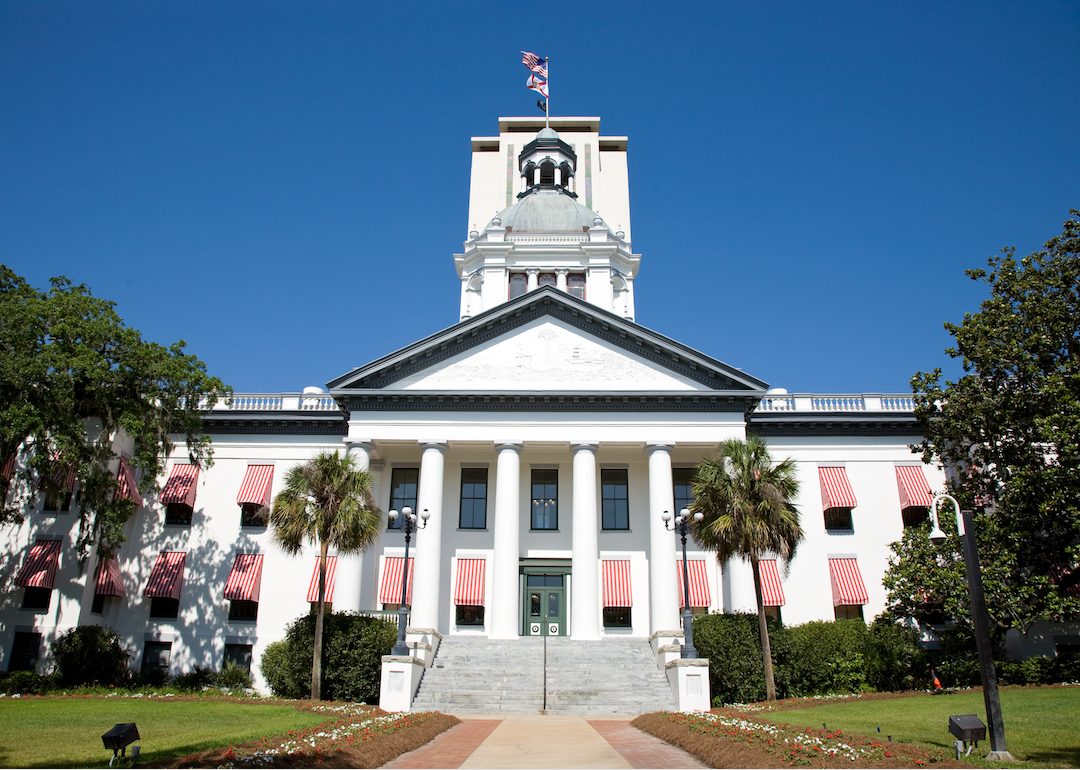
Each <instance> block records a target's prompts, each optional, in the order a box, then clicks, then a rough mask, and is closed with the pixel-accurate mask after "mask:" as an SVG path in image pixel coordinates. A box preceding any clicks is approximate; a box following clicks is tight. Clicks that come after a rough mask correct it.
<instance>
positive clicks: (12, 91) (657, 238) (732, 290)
mask: <svg viewBox="0 0 1080 770" xmlns="http://www.w3.org/2000/svg"><path fill="white" fill-rule="evenodd" d="M522 49H524V50H531V51H534V52H536V53H538V54H540V55H542V56H549V57H551V89H552V93H551V105H552V111H553V114H555V115H598V116H600V117H601V118H602V123H601V131H602V133H604V134H608V135H627V136H629V138H630V142H629V164H630V201H631V211H632V216H633V227H634V249H635V251H637V252H639V253H641V254H642V266H641V272H640V274H639V277H638V281H637V284H636V303H637V321H638V322H639V323H641V324H643V325H645V326H647V327H649V328H652V329H655V330H657V331H660V332H662V333H664V334H667V335H668V336H671V337H673V338H675V339H677V340H679V341H680V342H683V343H685V344H688V345H691V346H693V347H696V348H698V349H699V350H701V351H703V352H705V353H708V354H710V355H712V356H714V357H716V358H719V359H721V360H722V361H725V362H727V363H729V364H731V365H733V366H737V367H741V368H742V369H744V370H746V371H747V372H749V373H751V374H753V375H755V376H757V377H759V378H761V379H763V380H765V381H767V382H769V383H770V384H772V385H774V386H781V387H786V388H787V389H788V390H790V391H792V392H819V393H826V392H828V393H858V392H903V391H906V390H907V389H908V380H909V379H910V377H911V375H912V374H913V373H915V372H916V371H918V370H925V369H931V368H933V367H935V366H943V367H945V368H946V371H948V372H950V373H952V374H953V375H955V374H956V373H957V372H958V367H957V366H956V365H955V364H952V363H951V362H949V360H948V359H947V357H946V356H945V355H944V353H943V350H944V348H945V347H946V346H947V345H948V344H949V341H950V338H949V336H948V335H947V333H946V332H945V331H944V330H943V329H942V322H943V321H945V320H952V321H959V320H960V319H961V318H962V317H963V314H964V313H965V312H973V311H975V310H977V308H978V304H979V302H980V300H981V299H982V298H983V296H984V290H983V288H982V287H981V286H980V285H978V284H975V283H973V282H971V281H970V280H969V279H968V278H966V277H965V276H964V274H963V271H964V270H965V269H967V268H971V267H978V266H982V265H983V264H984V263H985V260H986V257H988V256H989V255H991V254H993V253H996V252H997V251H998V249H1000V248H1001V247H1003V246H1015V247H1016V248H1017V251H1018V252H1020V253H1022V254H1026V253H1029V252H1030V251H1033V250H1035V249H1037V248H1038V247H1039V246H1041V244H1042V243H1043V242H1044V241H1046V240H1047V239H1048V238H1050V237H1051V236H1053V235H1056V234H1058V233H1060V231H1061V222H1062V221H1063V220H1064V219H1065V218H1066V217H1067V216H1068V209H1069V208H1080V141H1077V139H1078V137H1080V77H1077V75H1078V69H1080V3H1077V2H1052V1H1045V2H1038V3H1020V2H1017V3H1009V2H1006V3H1002V2H953V3H940V2H904V3H895V2H894V3H867V2H824V1H823V2H813V3H807V2H765V3H759V2H742V3H735V2H702V3H693V2H676V3H667V4H658V3H634V2H618V3H613V2H587V3H582V2H578V3H559V2H549V3H543V4H535V3H531V4H526V3H521V2H509V1H505V2H469V3H461V2H439V3H400V4H396V5H394V6H393V7H391V6H390V5H389V4H381V3H380V4H375V3H364V2H291V3H281V2H228V1H225V2H186V1H184V0H173V1H171V2H145V1H142V0H140V2H95V3H86V2H48V1H42V0H32V1H29V0H28V1H25V2H24V1H22V0H5V2H3V3H0V261H2V262H4V263H6V264H7V265H8V266H9V267H11V268H12V269H14V270H15V271H16V272H18V273H19V274H21V275H23V276H24V277H26V278H27V280H29V281H30V282H31V283H33V284H34V285H37V286H44V285H46V284H47V282H48V279H49V277H50V276H53V275H61V274H62V275H66V276H67V277H68V278H70V279H72V280H73V281H75V282H79V283H86V284H88V285H89V286H90V287H91V288H92V290H93V292H94V294H96V295H98V296H102V297H106V298H109V299H113V300H115V301H116V302H117V308H118V310H119V312H120V314H121V315H122V316H123V317H124V319H125V321H126V322H127V323H128V324H129V325H131V326H134V327H136V328H138V329H140V330H141V331H142V332H143V334H144V335H145V336H146V337H147V338H149V339H153V340H155V341H158V342H161V343H166V344H167V343H170V342H172V341H175V340H177V339H184V340H186V341H187V343H188V347H189V350H190V351H191V352H193V353H195V354H196V355H198V356H199V357H200V358H202V359H203V360H204V361H205V362H206V363H207V365H208V367H209V370H210V372H211V373H213V374H216V375H217V376H219V377H221V378H222V379H223V380H225V381H226V382H227V383H229V384H230V385H232V386H233V387H234V388H236V390H237V391H238V392H275V391H296V390H299V389H301V388H303V387H304V386H306V385H311V384H320V385H321V384H323V383H325V382H326V381H327V380H329V379H331V378H333V377H335V376H337V375H339V374H342V373H344V372H346V371H348V370H349V369H351V368H352V367H354V366H359V365H362V364H364V363H367V362H368V361H371V360H373V359H375V358H378V357H380V356H382V355H384V354H386V353H389V352H391V351H392V350H395V349H397V348H399V347H401V346H403V345H406V344H408V343H410V342H413V341H415V340H417V339H419V338H422V337H424V336H427V335H428V334H431V333H433V332H435V331H437V330H439V329H442V328H444V327H446V326H450V325H452V324H453V323H454V322H456V320H457V313H458V301H459V284H458V281H457V278H456V276H455V273H454V267H453V260H452V257H451V255H452V254H453V253H454V252H455V251H460V250H461V245H462V241H463V240H464V239H465V237H466V233H467V230H468V226H469V225H470V224H471V223H469V222H467V221H466V219H467V206H468V183H469V163H470V148H469V137H470V136H485V135H491V134H494V133H496V132H497V123H496V120H497V118H498V117H499V116H508V115H532V114H535V113H537V110H536V107H535V105H534V102H535V98H534V95H533V93H532V92H530V91H528V90H526V89H525V87H524V84H525V80H526V78H527V76H528V71H527V70H526V69H525V68H524V67H523V66H522V65H521V63H520V58H521V57H520V54H519V53H518V51H519V50H522Z"/></svg>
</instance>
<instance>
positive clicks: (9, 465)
mask: <svg viewBox="0 0 1080 770" xmlns="http://www.w3.org/2000/svg"><path fill="white" fill-rule="evenodd" d="M17 457H18V455H12V456H11V457H9V458H8V461H7V462H6V463H4V478H5V479H10V478H11V476H12V474H14V473H15V459H16V458H17Z"/></svg>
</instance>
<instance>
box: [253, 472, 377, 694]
mask: <svg viewBox="0 0 1080 770" xmlns="http://www.w3.org/2000/svg"><path fill="white" fill-rule="evenodd" d="M371 487H372V480H371V474H370V473H368V472H367V471H362V470H359V469H358V468H357V467H356V460H355V459H354V458H353V457H352V456H351V455H340V454H338V453H337V452H320V453H319V454H317V455H315V456H314V457H313V458H311V459H310V460H309V461H308V462H306V463H304V464H303V465H297V466H294V467H292V468H290V469H289V471H288V473H286V474H285V488H284V489H283V490H282V491H281V492H280V493H278V496H277V497H275V498H274V507H273V510H271V512H270V526H271V527H272V528H273V538H274V541H275V542H276V543H277V544H278V545H279V546H281V549H282V550H283V551H285V552H286V553H289V554H296V553H299V552H300V551H301V550H303V547H304V542H305V541H306V542H309V543H312V544H315V545H318V547H319V602H318V605H317V606H318V611H317V612H316V614H315V652H314V654H313V656H312V661H311V699H312V700H321V692H320V690H321V683H322V637H323V614H324V610H325V599H326V553H327V551H328V550H329V548H330V546H333V547H334V548H335V549H336V550H337V552H338V553H356V552H357V551H364V550H366V549H367V548H368V547H369V546H370V545H372V544H373V543H374V542H375V541H376V540H377V539H378V537H379V535H380V533H381V532H382V522H383V519H382V513H381V512H380V511H379V509H378V507H377V506H376V505H375V498H374V496H373V495H372V492H371Z"/></svg>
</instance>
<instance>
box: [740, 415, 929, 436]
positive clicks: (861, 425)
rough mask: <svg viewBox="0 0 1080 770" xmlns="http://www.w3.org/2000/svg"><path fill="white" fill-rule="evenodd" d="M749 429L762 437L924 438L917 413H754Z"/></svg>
mask: <svg viewBox="0 0 1080 770" xmlns="http://www.w3.org/2000/svg"><path fill="white" fill-rule="evenodd" d="M746 432H747V433H752V434H754V435H757V436H761V437H762V438H769V437H771V436H910V437H912V438H922V435H923V433H924V430H923V426H922V423H920V422H919V421H918V420H916V419H915V415H913V414H909V415H896V414H891V415H888V416H885V415H882V416H880V417H878V416H876V415H875V416H873V417H871V416H870V415H868V414H866V413H862V414H860V415H859V416H858V417H854V416H853V415H852V414H851V413H850V412H835V413H820V412H816V413H814V414H806V413H803V414H792V413H788V414H785V415H783V416H782V419H770V418H769V417H766V416H763V415H757V414H751V415H750V417H749V419H748V420H747V423H746Z"/></svg>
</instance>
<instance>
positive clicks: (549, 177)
mask: <svg viewBox="0 0 1080 770" xmlns="http://www.w3.org/2000/svg"><path fill="white" fill-rule="evenodd" d="M540 184H555V164H554V163H552V162H551V161H545V162H543V163H541V164H540Z"/></svg>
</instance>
